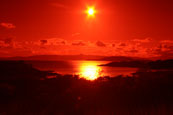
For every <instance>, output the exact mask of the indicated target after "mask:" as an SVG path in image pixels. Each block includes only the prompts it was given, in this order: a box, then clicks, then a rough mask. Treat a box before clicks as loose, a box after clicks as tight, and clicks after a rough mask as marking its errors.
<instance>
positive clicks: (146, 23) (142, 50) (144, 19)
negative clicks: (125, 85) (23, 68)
mask: <svg viewBox="0 0 173 115" xmlns="http://www.w3.org/2000/svg"><path fill="white" fill-rule="evenodd" d="M172 14H173V1H172V0H158V1H155V0H141V1H139V0H132V1H129V0H123V1H120V0H94V1H91V0H75V1H73V0H63V1H61V0H25V1H21V0H1V1H0V55H1V56H3V57H5V56H29V55H43V54H45V55H55V54H56V55H76V54H77V55H78V54H85V55H105V56H119V55H122V56H137V57H155V56H158V57H159V56H161V57H173V34H172V31H173V21H172V20H173V15H172Z"/></svg>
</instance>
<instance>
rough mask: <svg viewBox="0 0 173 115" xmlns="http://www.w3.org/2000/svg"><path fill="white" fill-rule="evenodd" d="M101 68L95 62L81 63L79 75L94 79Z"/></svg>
mask: <svg viewBox="0 0 173 115" xmlns="http://www.w3.org/2000/svg"><path fill="white" fill-rule="evenodd" d="M101 73H102V70H101V68H100V67H99V66H97V63H94V62H90V63H85V62H84V63H82V64H81V66H80V77H81V78H85V79H87V80H95V79H97V78H98V77H100V76H101Z"/></svg>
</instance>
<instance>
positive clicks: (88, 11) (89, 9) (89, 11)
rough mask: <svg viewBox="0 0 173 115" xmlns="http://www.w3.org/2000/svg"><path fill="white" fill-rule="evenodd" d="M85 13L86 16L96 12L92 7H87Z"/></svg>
mask: <svg viewBox="0 0 173 115" xmlns="http://www.w3.org/2000/svg"><path fill="white" fill-rule="evenodd" d="M86 13H87V14H88V16H94V15H95V13H96V10H95V8H94V7H88V9H87V11H86Z"/></svg>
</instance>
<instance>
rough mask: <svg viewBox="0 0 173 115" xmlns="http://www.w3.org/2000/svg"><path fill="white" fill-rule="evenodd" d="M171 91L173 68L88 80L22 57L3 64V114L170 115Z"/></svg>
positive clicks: (0, 80)
mask: <svg viewBox="0 0 173 115" xmlns="http://www.w3.org/2000/svg"><path fill="white" fill-rule="evenodd" d="M48 76H54V77H51V79H50V77H48ZM172 92H173V71H171V70H168V71H155V72H153V71H148V70H147V71H145V70H140V71H137V72H136V73H133V74H132V75H131V76H126V77H123V76H121V75H120V76H116V77H109V76H105V77H100V78H98V79H97V80H95V81H88V80H85V79H82V78H79V76H74V75H60V74H56V73H53V72H49V71H39V70H37V69H35V68H33V67H32V66H31V65H28V64H25V62H23V61H1V62H0V114H2V115H73V114H74V115H114V114H118V115H171V114H173V93H172Z"/></svg>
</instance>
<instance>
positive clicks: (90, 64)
mask: <svg viewBox="0 0 173 115" xmlns="http://www.w3.org/2000/svg"><path fill="white" fill-rule="evenodd" d="M109 62H110V61H30V62H28V63H30V64H32V65H33V66H34V67H35V68H37V69H39V70H52V71H54V72H57V73H60V74H63V75H64V74H72V75H80V76H81V77H85V78H86V79H91V80H92V79H96V78H97V77H98V76H110V77H114V76H117V75H130V74H131V73H133V72H135V71H136V70H137V68H127V67H107V66H98V65H101V64H106V63H109Z"/></svg>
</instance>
